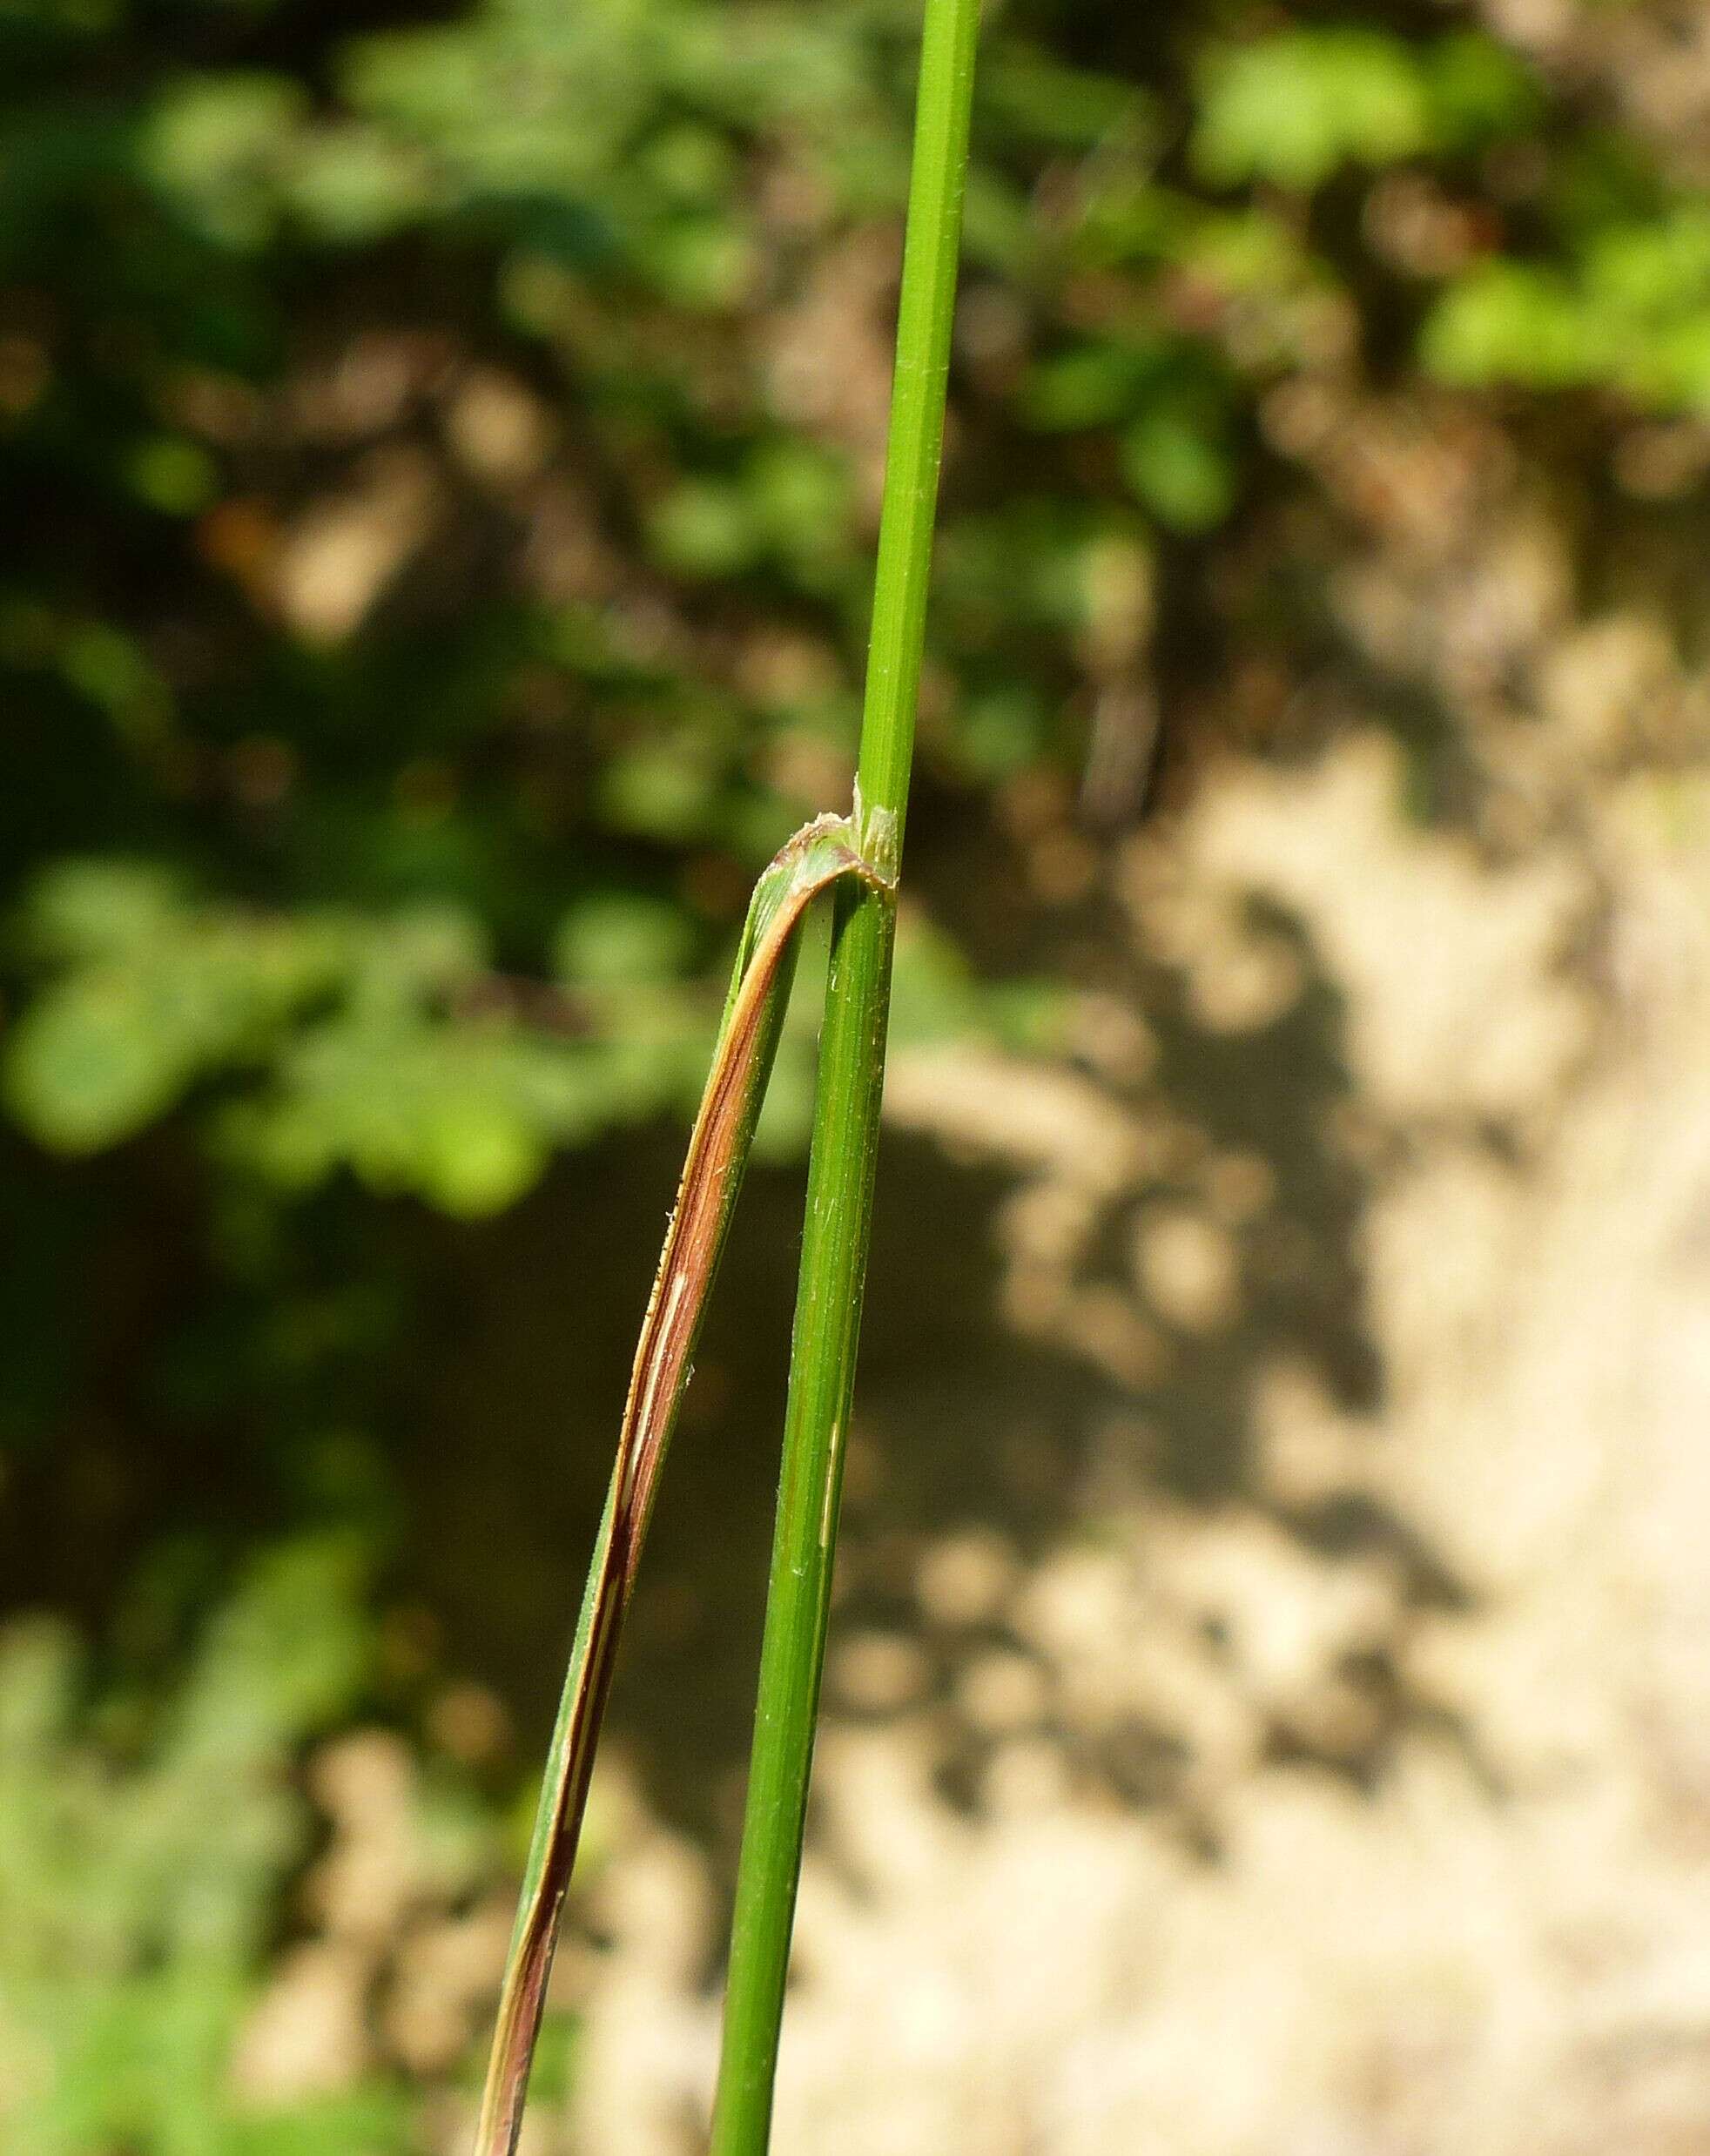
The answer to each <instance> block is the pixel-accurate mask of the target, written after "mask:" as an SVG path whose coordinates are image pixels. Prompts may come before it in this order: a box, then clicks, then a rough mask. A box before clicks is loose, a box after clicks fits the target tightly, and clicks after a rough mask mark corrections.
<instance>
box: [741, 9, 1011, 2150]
mask: <svg viewBox="0 0 1710 2156" xmlns="http://www.w3.org/2000/svg"><path fill="white" fill-rule="evenodd" d="M979 13H980V6H979V0H927V4H926V25H925V31H924V37H923V42H922V47H921V60H920V87H919V101H918V104H917V107H916V115H915V143H914V165H913V172H912V179H911V183H910V190H909V209H908V226H907V235H906V239H905V246H904V256H903V277H902V295H901V303H900V307H899V318H898V325H897V365H896V374H895V378H894V381H893V385H892V413H891V438H890V449H889V456H888V460H887V463H886V468H885V501H884V508H883V513H882V517H881V523H880V533H879V564H878V573H877V577H876V582H875V586H874V593H873V617H872V643H871V648H870V652H869V658H868V667H867V681H866V699H865V710H864V712H863V718H862V726H861V750H860V761H859V771H858V780H857V791H856V803H855V823H856V829H857V832H858V837H859V843H860V846H861V851H862V852H863V853H864V854H865V857H866V859H868V860H869V861H871V862H872V863H873V865H874V866H877V867H878V868H879V869H880V870H881V872H882V873H883V875H884V878H885V886H884V887H883V888H881V887H879V886H876V885H875V886H872V887H871V888H861V889H857V888H855V887H854V886H852V885H845V886H844V888H843V889H842V891H841V892H840V893H839V896H838V902H837V911H836V914H835V919H834V923H833V929H832V947H831V969H830V974H829V976H828V980H827V984H826V1003H825V1029H824V1033H823V1035H822V1038H821V1041H820V1052H819V1078H818V1097H817V1103H816V1108H815V1116H814V1129H813V1149H812V1155H811V1162H810V1165H809V1169H808V1196H807V1219H806V1224H805V1230H804V1236H803V1244H802V1263H801V1276H800V1282H799V1285H798V1291H797V1301H796V1320H795V1332H794V1338H793V1343H792V1349H791V1369H790V1396H789V1405H788V1407H787V1410H786V1412H785V1419H784V1467H783V1479H782V1482H781V1485H780V1487H779V1492H778V1522H777V1530H776V1535H775V1539H774V1543H773V1550H772V1563H771V1587H770V1590H769V1594H768V1600H767V1608H766V1628H765V1638H764V1644H763V1647H762V1649H761V1662H760V1686H759V1705H758V1709H757V1715H756V1718H755V1729H754V1748H753V1755H752V1760H751V1768H750V1775H749V1785H748V1802H747V1813H746V1817H745V1821H744V1831H743V1846H742V1858H741V1864H740V1869H739V1871H738V1876H737V1905H736V1921H735V1928H734V1931H733V1934H732V1937H731V1946H730V1984H729V1990H728V1992H727V1994H726V1998H725V2006H724V2052H723V2057H722V2058H721V2061H720V2065H719V2079H718V2094H717V2105H716V2109H715V2113H714V2119H713V2129H712V2156H764V2150H765V2148H766V2146H767V2144H768V2141H769V2139H770V2136H771V2107H772V2086H773V2081H774V2078H775V2075H776V2072H777V2064H778V2034H779V2029H780V2025H781V2022H782V2018H783V2011H784V1979H785V1973H786V1970H787V1966H788V1963H789V1956H790V1934H791V1926H792V1924H793V1921H794V1916H795V1906H796V1890H797V1883H798V1877H799V1874H800V1868H801V1856H802V1838H803V1832H804V1829H805V1821H806V1812H807V1794H808V1782H809V1776H810V1773H811V1766H812V1758H813V1737H814V1727H815V1722H816V1720H817V1718H818V1706H819V1686H820V1676H821V1672H822V1670H823V1668H824V1661H825V1629H826V1621H827V1616H828V1612H829V1607H830V1600H831V1569H832V1560H833V1553H834V1550H835V1546H836V1539H837V1517H838V1499H839V1495H840V1492H841V1487H842V1479H843V1461H844V1443H845V1435H846V1432H847V1429H848V1421H849V1410H850V1403H851V1399H852V1393H853V1389H854V1375H855V1351H856V1344H857V1339H858V1333H859V1330H860V1317H861V1297H862V1290H863V1287H864V1284H865V1277H866V1264H867V1246H868V1241H869V1231H870V1224H871V1218H872V1188H873V1166H874V1158H875V1155H876V1152H877V1149H878V1142H879V1097H880V1095H881V1092H882V1090H883V1087H884V1075H885V1023H886V1018H887V1014H888V1010H889V1003H890V987H891V959H892V944H893V940H894V935H895V920H896V916H895V901H894V894H893V892H892V888H891V886H892V885H893V884H894V881H895V878H896V875H897V872H898V869H899V866H900V860H901V852H902V839H903V821H904V816H905V811H906V808H907V804H908V783H909V771H910V765H911V763H912V755H913V746H914V719H915V707H916V704H917V700H918V697H919V682H920V664H921V656H922V651H923V649H924V644H925V637H926V588H927V579H928V574H929V571H930V568H931V562H932V525H933V520H934V516H935V514H936V509H937V502H938V478H939V463H940V461H941V457H942V452H943V443H944V409H945V395H946V381H947V377H948V373H949V360H950V334H951V325H952V320H953V313H954V307H955V292H956V264H957V253H958V248H959V239H960V232H961V209H962V189H963V179H964V175H965V172H966V164H967V141H968V125H969V110H970V105H971V101H972V94H973V61H974V47H975V41H976V36H977V32H978V27H979Z"/></svg>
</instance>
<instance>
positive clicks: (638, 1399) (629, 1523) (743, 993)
mask: <svg viewBox="0 0 1710 2156" xmlns="http://www.w3.org/2000/svg"><path fill="white" fill-rule="evenodd" d="M851 875H852V876H855V877H858V879H861V880H862V881H864V882H865V883H867V884H869V885H872V886H876V887H882V886H880V879H879V876H878V874H877V873H876V872H875V871H874V870H873V869H872V867H870V866H868V864H867V863H866V862H865V860H864V859H863V858H862V856H861V854H860V852H858V850H857V847H856V844H855V839H854V833H853V830H852V825H850V823H849V822H848V821H847V819H844V818H840V817H835V816H822V817H821V818H819V819H818V821H817V822H815V823H812V824H810V825H807V826H806V827H805V829H804V830H802V831H799V832H797V833H796V835H795V837H794V838H793V839H791V840H790V842H789V843H788V845H787V846H784V849H783V851H782V852H780V853H779V854H778V857H777V859H775V860H774V861H773V862H772V864H771V866H770V867H769V868H768V869H767V871H766V872H765V873H764V875H763V876H762V877H761V879H760V881H759V883H758V884H757V886H756V888H755V893H754V899H753V902H752V904H751V906H750V908H749V913H748V920H747V922H746V925H745V926H744V931H743V938H742V943H741V946H740V947H739V949H738V952H737V963H736V969H735V972H734V974H733V976H732V979H731V983H730V996H729V999H728V1001H726V1004H725V1007H724V1022H723V1024H722V1025H721V1027H720V1029H719V1034H718V1041H717V1048H716V1049H715V1051H714V1054H713V1062H712V1068H711V1071H710V1075H709V1076H708V1079H707V1084H706V1089H705V1091H704V1094H703V1095H702V1098H701V1105H700V1109H699V1112H698V1114H697V1116H696V1119H695V1126H694V1129H693V1132H692V1133H691V1135H690V1141H689V1149H688V1153H687V1155H686V1156H685V1158H684V1162H683V1177H682V1182H681V1183H680V1185H679V1187H678V1190H677V1204H676V1206H675V1208H674V1209H673V1211H672V1214H671V1217H670V1224H669V1226H668V1227H667V1229H666V1231H665V1241H664V1247H663V1250H662V1251H661V1253H660V1259H659V1270H658V1272H657V1274H656V1277H655V1279H654V1283H653V1292H652V1294H651V1296H650V1297H649V1300H648V1305H647V1314H646V1316H645V1317H644V1318H643V1321H642V1329H641V1336H640V1338H639V1340H638V1342H637V1344H636V1359H635V1365H634V1369H633V1371H632V1372H631V1375H630V1379H629V1398H628V1400H627V1402H626V1404H625V1406H624V1410H623V1423H622V1425H621V1427H620V1430H619V1434H618V1442H617V1457H616V1461H615V1463H614V1465H613V1468H612V1478H611V1485H610V1488H609V1492H608V1494H607V1498H606V1505H605V1512H604V1514H603V1518H602V1519H601V1523H600V1531H599V1535H598V1537H597V1539H596V1543H595V1546H594V1555H593V1560H592V1562H591V1564H590V1566H589V1574H588V1583H587V1587H586V1589H585V1591H584V1593H583V1598H582V1612H581V1615H580V1618H579V1620H578V1622H577V1625H576V1641H575V1645H574V1646H573V1647H572V1649H571V1653H570V1662H569V1671H568V1673H567V1674H566V1677H565V1682H564V1692H563V1698H562V1702H561V1705H560V1708H559V1711H558V1720H557V1724H556V1727H555V1729H554V1732H553V1738H552V1746H551V1750H550V1752H549V1755H548V1760H547V1768H546V1774H545V1776H544V1780H543V1782H542V1791H541V1801H540V1807H539V1810H538V1812H537V1814H536V1816H535V1833H534V1839H533V1843H532V1845H531V1847H530V1849H529V1854H528V1868H527V1870H526V1872H525V1874H524V1876H523V1883H522V1895H521V1898H520V1901H519V1904H518V1911H517V1922H516V1929H515V1933H514V1934H513V1937H512V1940H511V1948H510V1956H509V1959H508V1964H507V1967H506V1971H505V1978H504V1984H503V1988H502V1991H501V1993H500V2000H499V2012H498V2019H497V2025H496V2027H495V2032H494V2038H493V2050H492V2054H491V2058H490V2060H489V2063H488V2075H487V2084H486V2087H485V2090H484V2092H483V2095H482V2100H481V2121H480V2125H479V2126H478V2128H477V2132H476V2138H475V2156H513V2152H514V2151H515V2146H516V2140H517V2135H518V2132H519V2131H520V2130H521V2126H522V2107H523V2103H524V2100H525V2099H526V2097H527V2094H528V2072H529V2068H530V2065H531V2064H532V2061H533V2058H534V2051H535V2040H536V2038H537V2037H538V2035H539V2031H540V2024H541V2015H542V2010H543V2007H544V2004H545V1998H546V1986H547V1980H548V1978H549V1976H550V1974H551V1970H552V1957H553V1953H554V1951H555V1946H556V1943H557V1936H558V1923H559V1917H560V1913H561V1911H562V1907H563V1902H564V1896H565V1894H566V1892H567V1891H568V1890H569V1883H570V1876H571V1874H572V1872H573V1870H574V1869H575V1864H576V1844H577V1842H578V1840H579V1838H580V1836H581V1829H582V1814H583V1811H584V1809H585V1808H586V1805H587V1801H588V1786H589V1778H590V1776H591V1775H592V1771H593V1764H594V1751H595V1746H596V1742H597V1741H598V1737H599V1731H600V1724H601V1721H602V1718H603V1715H604V1712H605V1705H606V1700H607V1696H608V1694H609V1691H610V1688H611V1679H612V1673H613V1670H614V1668H616V1659H617V1645H618V1637H619V1633H620V1630H621V1627H622V1624H623V1613H624V1611H625V1609H626V1608H627V1607H628V1605H629V1596H630V1594H631V1593H632V1591H633V1589H634V1587H635V1580H636V1566H637V1563H638V1561H639V1559H640V1555H641V1548H642V1543H643V1539H644V1537H645V1535H646V1533H647V1526H648V1521H649V1519H650V1516H651V1513H652V1510H653V1502H654V1498H655V1495H656V1491H657V1486H658V1479H659V1472H660V1469H661V1467H662V1465H663V1460H664V1455H665V1451H666V1447H667V1446H668V1445H669V1444H670V1438H671V1432H672V1430H673V1429H674V1427H675V1425H676V1422H677V1410H678V1408H679V1406H680V1405H681V1404H682V1399H683V1393H684V1391H686V1390H687V1387H688V1383H689V1378H690V1358H691V1357H692V1355H693V1353H694V1349H695V1342H696V1339H697V1337H698V1335H699V1332H700V1328H701V1322H702V1319H703V1317H704V1315H705V1310H706V1304H707V1297H708V1295H709V1293H710V1289H711V1286H712V1282H713V1277H714V1275H715V1273H716V1272H717V1266H718V1260H719V1257H720V1256H721V1255H722V1253H723V1250H724V1243H725V1239H726V1236H727V1235H728V1233H729V1230H730V1219H731V1216H732V1214H733V1212H734V1209H735V1206H736V1201H737V1193H738V1191H739V1189H740V1187H741V1183H742V1177H743V1172H744V1169H745V1168H746V1166H747V1162H748V1155H749V1152H750V1149H751V1144H752V1140H753V1135H754V1126H755V1123H756V1122H757V1119H758V1115H759V1110H760V1106H761V1102H762V1100H763V1098H764V1092H765V1086H766V1080H767V1077H768V1075H770V1072H771V1062H772V1056H773V1053H774V1050H775V1049H776V1047H777V1042H778V1026H779V1023H780V1021H781V1020H782V1016H783V1011H784V1004H785V1002H786V1001H787V1000H788V992H789V985H790V979H791V972H792V969H793V966H794V959H795V951H796V944H797V932H798V929H799V928H800V926H801V923H802V920H803V917H804V916H805V913H806V912H807V909H808V907H809V906H811V904H812V902H813V900H814V899H815V898H816V897H818V894H819V893H821V892H822V891H824V890H825V889H826V888H827V887H828V886H831V884H833V883H835V882H837V881H838V879H839V878H841V877H845V876H851Z"/></svg>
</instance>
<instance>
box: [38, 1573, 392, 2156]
mask: <svg viewBox="0 0 1710 2156" xmlns="http://www.w3.org/2000/svg"><path fill="white" fill-rule="evenodd" d="M366 1652H367V1644H366V1639H365V1632H364V1627H363V1621H362V1614H361V1606H360V1600H359V1597H358V1594H357V1593H356V1579H355V1576H354V1568H353V1564H352V1562H351V1553H350V1552H349V1551H348V1550H343V1551H341V1550H340V1549H338V1548H336V1547H335V1546H331V1545H327V1544H321V1545H312V1544H299V1545H295V1546H288V1547H286V1548H284V1549H280V1550H276V1551H274V1552H273V1553H270V1554H269V1555H268V1556H267V1557H266V1558H265V1559H264V1560H260V1561H259V1562H258V1563H257V1564H256V1565H255V1566H254V1567H253V1568H252V1571H251V1573H250V1574H249V1576H248V1577H247V1578H246V1580H244V1581H243V1582H242V1583H241V1585H240V1586H239V1588H238V1590H237V1592H236V1593H235V1594H234V1595H233V1598H232V1600H231V1601H230V1602H229V1603H228V1605H227V1606H226V1607H225V1608H224V1610H223V1611H222V1612H221V1613H220V1614H219V1616H218V1618H217V1619H216V1620H215V1621H214V1622H213V1623H212V1625H211V1626H210V1627H209V1628H208V1632H207V1634H206V1636H205V1638H204V1639H203V1641H201V1642H200V1646H199V1651H198V1652H197V1654H196V1655H195V1658H194V1660H193V1661H192V1664H191V1666H190V1668H188V1670H187V1671H186V1672H185V1675H184V1676H183V1678H182V1679H181V1680H180V1681H179V1682H178V1685H177V1687H176V1688H174V1690H173V1691H172V1694H170V1696H169V1699H168V1701H167V1703H166V1705H165V1708H158V1709H157V1710H156V1711H153V1712H149V1711H146V1710H145V1708H143V1706H142V1703H141V1702H140V1701H138V1700H137V1699H136V1698H134V1697H133V1698H131V1699H129V1700H127V1699H126V1698H125V1697H124V1696H123V1694H120V1695H118V1696H109V1697H106V1698H104V1699H101V1698H96V1699H93V1700H91V1692H90V1682H89V1673H88V1670H87V1668H86V1667H85V1666H84V1657H83V1656H82V1655H81V1654H80V1653H79V1650H78V1648H77V1644H76V1642H75V1641H74V1639H73V1638H72V1637H71V1635H70V1634H68V1633H67V1631H66V1630H65V1628H64V1627H63V1626H60V1625H57V1624H55V1623H53V1622H51V1621H50V1620H37V1621H35V1622H33V1623H29V1622H24V1623H19V1624H17V1625H15V1626H14V1627H12V1628H11V1629H10V1631H9V1632H7V1633H6V1634H0V2069H3V2085H4V2087H5V2090H6V2097H5V2105H6V2108H5V2114H4V2116H5V2120H6V2131H7V2136H8V2139H9V2141H10V2143H11V2145H12V2146H15V2147H18V2148H29V2149H32V2150H35V2151H37V2152H39V2156H84V2152H86V2151H89V2150H93V2149H110V2148H111V2149H118V2148H136V2149H146V2150H149V2151H151V2152H155V2151H158V2152H159V2156H322V2153H323V2152H324V2153H325V2156H332V2152H333V2151H335V2150H349V2149H351V2148H353V2147H360V2148H362V2149H363V2150H365V2151H372V2152H374V2156H382V2152H384V2151H387V2150H401V2149H403V2148H404V2147H405V2146H406V2145H407V2143H406V2136H407V2123H408V2111H407V2106H406V2105H405V2103H404V2100H403V2097H402V2094H401V2092H399V2091H398V2090H396V2089H393V2088H388V2087H387V2086H385V2085H382V2084H381V2083H380V2082H378V2081H376V2082H375V2083H374V2084H373V2085H370V2086H363V2087H358V2088H354V2089H353V2090H350V2091H349V2092H340V2094H338V2095H336V2096H331V2097H327V2098H321V2099H314V2100H313V2101H309V2102H306V2103H304V2104H303V2105H293V2106H290V2107H288V2108H277V2107H272V2108H270V2107H266V2106H257V2107H256V2108H254V2109H253V2110H247V2109H245V2108H244V2107H241V2106H234V2105H233V2104H232V2099H231V2094H230V2089H229V2085H228V2084H229V2077H230V2068H231V2055H232V2046H233V2044H234V2041H235V2039H236V2038H237V2035H238V2032H239V2026H240V2023H241V2019H242V2017H243V2014H244V2012H245V2011H246V2008H247V2007H248V2005H249V2004H250V2002H251V2000H252V1997H253V1993H254V1990H255V1987H256V1985H257V1984H258V1982H259V1978H260V1977H261V1975H262V1973H263V1969H264V1965H265V1952H266V1947H267V1944H268V1943H269V1940H270V1937H271V1935H272V1930H273V1922H274V1916H275V1904H276V1897H277V1895H278V1893H279V1888H280V1885H281V1883H282V1882H283V1881H284V1880H285V1879H286V1877H288V1876H289V1872H290V1869H291V1867H292V1866H293V1863H295V1862H296V1861H297V1860H298V1859H299V1858H300V1856H302V1854H303V1852H304V1849H305V1847H306V1842H307V1830H308V1824H309V1822H308V1820H307V1818H306V1809H305V1807H304V1805H303V1804H302V1802H301V1800H300V1798H299V1797H298V1796H296V1795H295V1794H294V1793H293V1789H292V1787H291V1782H290V1778H289V1777H290V1772H291V1767H292V1762H293V1756H294V1755H295V1752H296V1750H297V1748H298V1747H299V1746H300V1744H301V1743H302V1742H303V1741H304V1739H305V1738H306V1737H308V1736H310V1735H314V1734H316V1733H317V1732H319V1731H320V1730H321V1729H323V1728H326V1727H327V1726H328V1725H329V1724H330V1723H332V1722H333V1721H334V1720H335V1719H336V1718H337V1717H338V1716H340V1715H341V1714H344V1713H347V1711H348V1710H349V1708H350V1707H351V1705H352V1703H353V1701H354V1700H355V1698H356V1697H357V1696H358V1695H359V1692H360V1672H361V1667H362V1662H363V1660H364V1657H365V1654H366Z"/></svg>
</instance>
